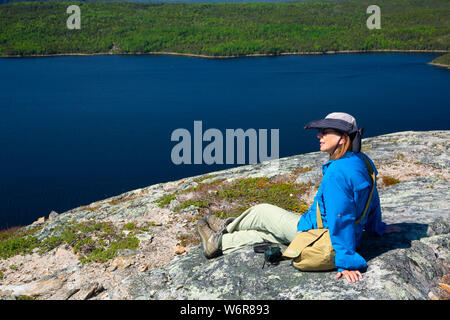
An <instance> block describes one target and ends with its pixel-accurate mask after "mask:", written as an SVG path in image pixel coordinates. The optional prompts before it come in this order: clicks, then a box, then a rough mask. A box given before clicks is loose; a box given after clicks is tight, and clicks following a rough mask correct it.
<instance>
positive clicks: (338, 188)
mask: <svg viewBox="0 0 450 320" xmlns="http://www.w3.org/2000/svg"><path fill="white" fill-rule="evenodd" d="M330 173H331V172H330ZM347 185H348V183H347V182H346V181H345V177H344V176H343V175H342V174H339V172H333V173H332V174H331V175H330V176H329V177H328V179H327V183H326V184H324V185H323V201H324V207H325V214H326V218H327V221H328V229H329V231H330V238H331V244H332V246H333V248H334V251H335V253H336V255H335V266H336V268H337V269H338V271H339V272H340V271H343V270H359V269H362V268H366V267H367V263H366V260H364V258H363V257H362V256H361V255H359V254H358V253H357V252H356V230H355V228H356V225H355V220H356V219H357V217H356V214H357V212H356V205H355V202H354V200H353V190H351V188H350V187H347Z"/></svg>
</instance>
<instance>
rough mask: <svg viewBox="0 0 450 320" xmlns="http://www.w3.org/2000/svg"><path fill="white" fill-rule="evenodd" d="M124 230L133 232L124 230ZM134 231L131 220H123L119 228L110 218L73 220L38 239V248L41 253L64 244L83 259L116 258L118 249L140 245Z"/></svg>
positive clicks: (99, 260) (91, 260) (92, 260)
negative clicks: (85, 220) (107, 219)
mask: <svg viewBox="0 0 450 320" xmlns="http://www.w3.org/2000/svg"><path fill="white" fill-rule="evenodd" d="M123 230H127V231H132V232H130V233H128V234H125V233H124V232H123ZM137 233H139V230H138V229H137V228H136V226H135V225H134V224H133V223H127V224H125V225H124V226H123V227H122V230H121V229H119V228H117V227H115V226H114V225H113V224H112V223H111V222H95V221H87V222H81V223H72V224H69V225H66V226H64V227H59V228H57V229H56V230H55V231H54V232H53V235H52V236H50V237H48V238H46V239H45V240H44V241H43V242H42V243H41V245H40V246H39V249H40V250H39V251H40V253H41V254H42V253H45V252H48V251H50V250H52V249H54V248H57V247H59V246H61V245H63V244H65V245H69V246H70V247H72V248H73V252H74V254H77V255H78V257H79V259H80V261H81V262H82V263H88V262H99V263H102V262H106V261H108V260H110V259H113V258H115V257H116V256H117V251H118V250H121V249H136V248H137V247H138V246H139V239H137V238H136V236H135V235H136V234H137Z"/></svg>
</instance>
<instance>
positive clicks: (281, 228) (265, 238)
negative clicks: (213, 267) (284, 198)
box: [222, 203, 301, 254]
mask: <svg viewBox="0 0 450 320" xmlns="http://www.w3.org/2000/svg"><path fill="white" fill-rule="evenodd" d="M300 217H301V215H300V214H296V213H293V212H290V211H287V210H284V209H282V208H280V207H277V206H274V205H271V204H267V203H263V204H258V205H256V206H253V207H251V208H248V209H247V210H245V211H244V212H243V213H242V214H241V215H240V216H239V217H237V218H236V219H235V220H234V221H233V222H232V223H230V224H229V225H228V226H227V231H228V233H225V234H224V235H223V236H222V252H223V254H227V253H230V252H232V251H234V250H237V249H239V248H242V247H244V246H247V245H252V244H255V243H261V242H272V243H280V244H286V245H288V244H289V243H290V242H291V241H292V240H293V239H294V237H295V235H296V234H297V225H298V222H299V220H300Z"/></svg>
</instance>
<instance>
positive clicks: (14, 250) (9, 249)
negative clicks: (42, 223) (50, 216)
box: [0, 228, 39, 259]
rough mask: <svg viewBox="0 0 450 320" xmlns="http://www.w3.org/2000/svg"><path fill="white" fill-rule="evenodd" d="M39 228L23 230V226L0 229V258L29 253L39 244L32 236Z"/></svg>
mask: <svg viewBox="0 0 450 320" xmlns="http://www.w3.org/2000/svg"><path fill="white" fill-rule="evenodd" d="M38 230H39V228H36V229H33V230H25V229H24V228H11V229H7V230H2V231H0V258H2V259H8V258H10V257H12V256H15V255H18V254H23V255H25V254H30V253H31V252H32V251H33V249H34V248H37V247H38V246H39V241H38V239H37V238H36V237H35V236H34V234H35V232H36V231H38Z"/></svg>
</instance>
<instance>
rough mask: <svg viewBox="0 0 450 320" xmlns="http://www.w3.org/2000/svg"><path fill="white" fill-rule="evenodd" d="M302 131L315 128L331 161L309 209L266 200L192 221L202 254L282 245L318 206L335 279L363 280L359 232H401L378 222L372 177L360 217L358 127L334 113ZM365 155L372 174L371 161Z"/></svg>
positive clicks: (364, 184) (311, 222) (363, 182)
mask: <svg viewBox="0 0 450 320" xmlns="http://www.w3.org/2000/svg"><path fill="white" fill-rule="evenodd" d="M305 129H318V130H319V133H318V135H317V138H318V139H319V140H320V151H322V152H327V153H329V155H330V160H329V161H328V162H327V163H325V164H324V165H322V172H323V179H322V182H321V184H320V187H319V190H318V191H317V194H316V196H315V198H314V203H313V204H312V206H311V207H310V209H309V210H308V211H306V212H305V213H304V214H302V215H299V214H297V213H293V212H290V211H287V210H284V209H282V208H280V207H277V206H274V205H271V204H259V205H255V206H253V207H251V208H249V209H247V210H246V211H244V212H243V213H242V214H241V215H240V216H239V217H237V218H235V219H233V218H229V219H226V220H222V219H219V218H217V217H216V216H214V215H207V216H206V217H205V218H203V219H200V220H199V221H198V225H197V231H198V233H199V235H200V238H201V240H202V246H203V252H204V254H205V256H206V257H207V258H214V257H217V256H220V255H222V254H227V253H230V252H232V251H234V250H236V249H239V248H241V247H244V246H247V245H252V244H256V243H263V242H271V243H280V244H286V245H287V244H289V243H290V242H291V241H292V240H293V239H294V238H295V236H296V234H297V232H301V231H307V230H311V229H317V228H318V226H317V212H316V208H317V204H318V206H319V210H320V215H321V217H322V223H323V228H327V229H329V233H330V239H331V244H332V247H333V249H334V251H335V258H334V264H335V267H336V268H337V271H338V273H337V278H340V277H341V276H342V275H344V276H345V278H346V279H347V280H348V281H349V282H356V281H358V280H360V279H361V278H362V275H361V272H360V270H362V269H365V268H366V267H367V264H366V261H365V260H364V258H363V257H362V256H361V255H359V254H358V253H357V252H356V248H357V247H358V245H359V241H360V239H361V235H362V232H363V230H366V232H369V233H370V234H375V235H379V236H381V235H382V234H384V233H386V232H399V231H400V229H399V228H396V227H386V224H385V223H384V222H382V220H381V208H380V199H379V196H378V191H377V188H376V181H375V185H374V187H373V192H372V197H371V198H370V199H371V200H370V203H369V206H368V209H367V211H366V214H365V216H364V217H362V215H363V212H364V208H365V206H366V202H367V200H368V199H369V194H370V193H371V190H372V180H371V177H370V176H369V173H368V170H367V167H366V162H365V160H364V158H363V155H362V154H361V152H360V149H361V135H362V129H358V127H357V125H356V120H355V118H354V117H352V116H351V115H349V114H347V113H342V112H334V113H331V114H329V115H327V116H326V117H325V119H321V120H316V121H312V122H310V123H308V124H307V125H306V126H305ZM364 156H365V157H366V158H367V160H369V162H370V165H371V166H372V168H373V171H374V172H375V175H376V174H377V171H376V169H375V165H374V164H373V162H372V161H371V160H370V159H369V158H368V157H367V156H366V155H364ZM361 218H362V219H361ZM359 220H360V221H359ZM356 221H358V223H356Z"/></svg>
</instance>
